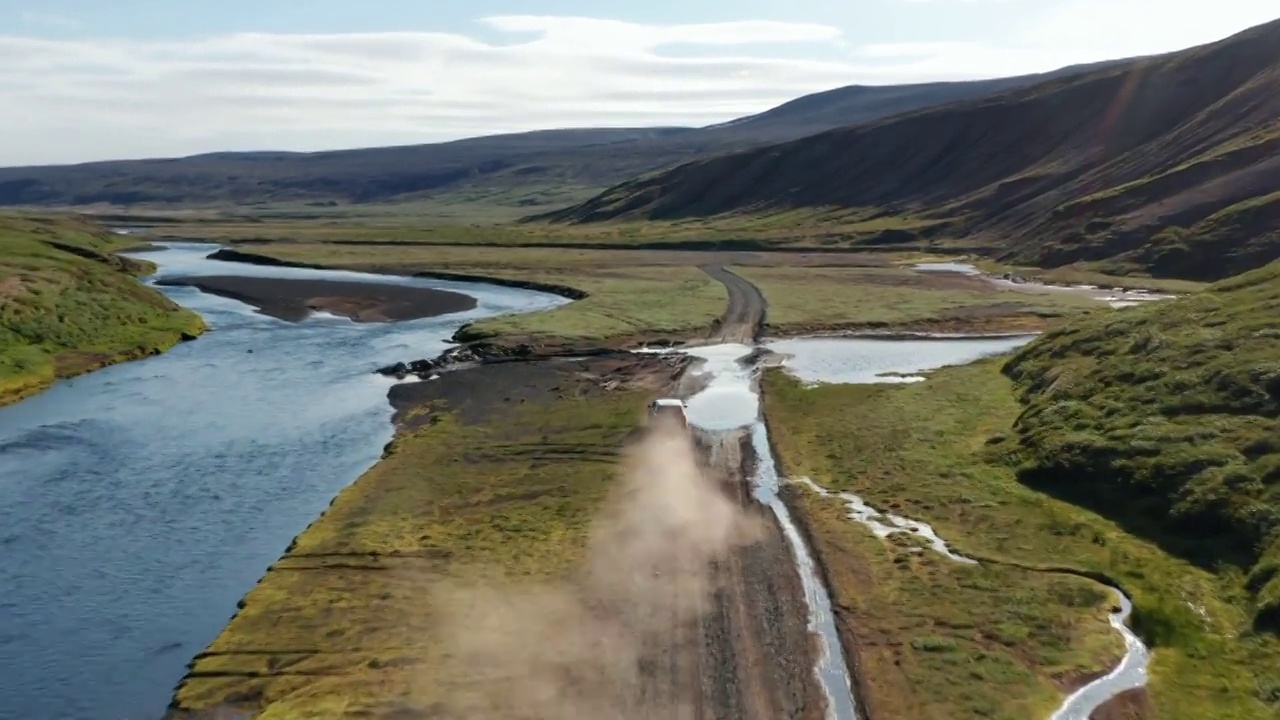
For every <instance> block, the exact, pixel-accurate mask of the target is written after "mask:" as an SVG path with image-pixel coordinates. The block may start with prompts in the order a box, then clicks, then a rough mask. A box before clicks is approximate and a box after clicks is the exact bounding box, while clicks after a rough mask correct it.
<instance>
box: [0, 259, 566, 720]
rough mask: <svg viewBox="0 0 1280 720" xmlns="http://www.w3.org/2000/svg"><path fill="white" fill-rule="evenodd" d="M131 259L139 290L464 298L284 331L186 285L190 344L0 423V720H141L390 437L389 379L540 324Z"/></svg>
mask: <svg viewBox="0 0 1280 720" xmlns="http://www.w3.org/2000/svg"><path fill="white" fill-rule="evenodd" d="M212 250H213V248H212V247H211V246H208V245H185V244H181V245H174V246H172V247H171V248H170V249H168V250H164V251H160V252H154V253H143V254H139V255H138V257H145V258H146V259H149V260H151V261H153V262H155V263H157V264H158V265H159V267H160V270H159V273H158V274H157V275H156V276H155V278H153V279H159V278H162V277H173V276H181V275H199V274H205V275H211V274H223V275H254V276H262V277H294V278H316V279H338V280H341V279H353V280H362V281H374V282H394V283H407V284H413V285H421V286H424V287H435V288H442V289H448V290H456V291H460V292H464V293H466V294H468V295H471V296H473V297H476V298H477V299H478V301H479V306H478V307H477V308H476V309H475V310H473V311H470V312H467V313H462V314H455V315H450V316H445V317H439V318H432V319H427V320H416V321H410V322H403V323H395V324H356V323H353V322H350V321H348V320H345V319H341V318H334V317H324V316H321V317H313V318H311V319H309V320H307V321H304V322H302V323H287V322H283V321H280V320H275V319H273V318H269V317H265V316H263V315H260V314H258V313H256V312H255V311H254V310H253V309H252V308H250V307H248V306H247V305H243V304H241V303H239V302H236V301H234V300H227V299H223V298H219V297H214V296H211V295H206V294H203V293H201V292H200V291H198V290H196V289H194V288H188V287H173V288H162V290H163V291H164V292H165V293H166V294H167V295H169V296H170V297H172V298H173V299H174V300H176V301H177V302H179V303H181V304H183V305H185V306H186V307H189V308H191V309H193V310H196V311H197V312H199V313H200V314H201V315H202V316H204V318H205V319H206V321H207V322H208V324H209V325H210V327H211V330H210V332H209V333H208V334H206V335H205V336H204V337H202V338H200V339H199V340H197V341H195V342H191V343H185V344H183V345H179V346H178V347H176V348H174V349H173V350H172V351H170V352H168V353H166V354H164V355H161V356H159V357H155V358H151V359H147V360H143V361H138V362H132V363H125V364H122V365H116V366H114V367H111V368H107V369H105V370H101V371H99V372H95V373H91V374H89V375H85V376H82V377H79V378H76V379H74V380H71V381H67V382H63V383H60V384H58V385H57V386H55V387H54V388H52V389H50V390H49V391H47V392H45V393H42V394H40V395H37V396H35V397H33V398H31V399H29V400H26V401H25V402H22V403H19V404H16V405H12V406H9V407H6V408H3V409H0V588H2V589H3V590H2V591H0V719H2V720H155V718H158V717H159V716H160V715H162V714H163V712H164V709H165V706H166V704H167V703H168V700H169V697H170V695H171V693H172V690H173V687H174V685H175V684H176V683H177V681H178V680H179V679H180V678H181V677H182V674H183V671H184V666H185V664H186V663H187V661H188V660H189V659H190V658H191V656H192V655H194V654H195V653H197V652H199V651H200V650H201V649H203V647H204V646H205V645H206V644H207V643H208V642H209V641H211V640H212V639H213V637H214V636H215V635H216V634H217V632H218V631H219V630H220V629H221V628H222V626H223V625H224V624H225V623H226V621H227V620H228V618H229V617H230V616H231V615H232V613H233V612H234V611H235V607H236V602H237V601H238V600H239V599H240V598H241V597H242V596H243V595H244V594H245V592H247V591H248V590H249V589H250V588H251V587H252V586H253V585H254V583H255V582H257V580H258V578H259V577H260V576H261V575H262V573H263V572H264V571H265V570H266V568H267V566H268V565H269V564H271V563H272V562H273V561H275V560H276V558H277V557H279V555H280V553H281V552H283V551H284V549H285V547H286V546H287V545H288V544H289V541H290V540H291V539H292V538H293V537H294V536H295V535H297V534H298V533H299V532H300V531H301V530H302V529H303V528H305V527H306V525H307V524H308V523H310V522H311V521H312V520H314V519H315V517H316V516H317V515H319V514H320V513H321V512H322V511H323V510H324V509H325V507H326V506H327V505H328V503H329V501H330V500H331V499H332V498H333V496H334V495H335V494H336V493H337V492H338V491H339V490H341V489H342V488H343V487H344V486H345V485H347V484H348V483H350V482H351V481H353V480H355V479H356V477H358V476H359V475H360V474H361V473H362V472H363V471H364V470H365V469H367V468H368V467H369V466H370V465H372V464H373V463H374V462H376V461H377V459H378V458H379V456H380V454H381V452H382V448H383V446H384V445H385V444H386V443H387V442H388V441H389V440H390V439H391V435H392V426H391V423H390V422H389V419H390V416H391V408H390V406H389V405H388V403H387V399H386V393H387V388H388V387H389V385H390V384H391V382H392V381H390V380H388V379H386V378H382V377H381V376H377V375H374V374H372V371H373V370H374V369H375V368H377V367H379V366H381V365H385V364H389V363H392V362H395V361H399V360H407V359H414V358H421V357H430V356H432V355H435V354H436V353H438V352H440V351H442V350H443V349H444V348H446V347H447V346H448V341H447V339H448V338H449V336H450V335H452V334H453V332H454V331H455V330H456V329H457V328H458V327H459V326H460V325H461V324H463V323H464V322H467V321H469V320H473V319H475V318H478V317H484V316H489V315H494V314H499V313H505V312H513V311H533V310H541V309H546V308H550V307H553V306H555V305H557V304H560V303H563V302H564V300H563V299H561V298H558V297H554V296H551V295H546V294H543V293H536V292H528V291H524V290H515V289H508V288H500V287H494V286H486V285H476V284H469V283H450V282H442V281H434V280H423V279H405V278H394V277H385V276H370V275H363V274H359V273H347V272H338V271H316V270H298V269H291V268H263V267H255V266H251V265H241V264H231V263H225V262H217V261H211V260H207V259H205V255H207V254H208V253H209V252H211V251H212Z"/></svg>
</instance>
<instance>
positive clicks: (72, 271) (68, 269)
mask: <svg viewBox="0 0 1280 720" xmlns="http://www.w3.org/2000/svg"><path fill="white" fill-rule="evenodd" d="M136 245H137V242H136V241H134V240H129V239H128V238H125V237H123V236H117V235H114V234H112V233H110V232H108V231H106V230H105V229H103V228H100V227H97V226H94V225H92V224H89V223H85V222H82V221H79V220H74V219H69V218H68V219H39V218H30V217H22V216H13V215H0V406H3V405H7V404H10V403H14V402H17V401H18V400H21V399H23V398H26V397H29V396H31V395H33V394H35V393H37V392H40V391H41V390H44V389H45V388H48V387H49V386H50V385H52V384H53V383H54V382H56V381H58V380H61V379H66V378H71V377H75V376H77V375H81V374H83V373H86V372H90V371H92V370H97V369H99V368H103V367H106V366H108V365H112V364H115V363H119V362H124V361H127V360H135V359H138V358H142V357H147V356H150V355H155V354H158V353H161V352H164V351H165V350H167V349H169V348H171V347H172V346H174V345H176V344H177V343H179V342H182V341H183V340H189V339H192V338H194V337H196V336H197V335H199V334H200V333H202V332H203V331H204V329H205V326H204V323H203V321H201V319H200V317H199V316H198V315H196V314H195V313H193V312H190V311H189V310H185V309H183V308H182V307H180V306H179V305H178V304H176V303H174V302H172V301H171V300H169V299H168V298H166V297H165V296H164V295H163V294H161V293H159V292H157V291H155V290H153V289H151V288H149V287H146V286H144V285H142V284H140V283H139V282H138V280H137V278H138V277H140V276H142V275H145V274H147V273H149V272H150V271H151V269H152V268H151V266H150V265H149V264H148V263H144V262H139V261H134V260H130V259H128V258H125V257H122V256H120V255H118V254H116V253H119V252H121V251H123V250H125V249H128V248H130V247H136Z"/></svg>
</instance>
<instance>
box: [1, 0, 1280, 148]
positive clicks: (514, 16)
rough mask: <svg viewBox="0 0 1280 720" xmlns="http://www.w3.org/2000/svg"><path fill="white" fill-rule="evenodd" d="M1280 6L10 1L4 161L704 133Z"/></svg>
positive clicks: (1192, 29)
mask: <svg viewBox="0 0 1280 720" xmlns="http://www.w3.org/2000/svg"><path fill="white" fill-rule="evenodd" d="M1276 17H1280V5H1278V4H1277V3H1276V0H1213V1H1212V2H1205V1H1202V0H1194V1H1193V0H843V1H840V0H785V1H783V0H773V1H772V2H764V1H762V0H683V1H680V2H670V1H665V0H650V1H648V2H635V1H632V2H621V1H620V0H615V2H613V3H606V2H600V1H596V2H585V1H583V0H523V1H522V2H515V1H514V0H467V1H465V2H461V1H458V0H305V1H304V0H256V1H250V0H221V1H219V2H210V1H208V0H187V2H185V3H178V2H173V0H164V1H162V0H116V2H112V3H108V2H104V1H103V0H43V2H40V3H39V4H34V3H32V2H31V0H0V63H3V67H5V68H6V70H5V72H3V73H0V104H3V106H4V107H6V108H7V109H8V110H7V111H6V112H5V113H2V114H0V165H16V164H37V163H62V162H78V161H84V160H97V159H110V158H121V157H141V156H170V155H184V154H192V153H197V152H207V151H213V150H252V149H290V150H314V149H326V148H337V147H358V146H370V145H387V144H397V143H413V142H434V141H440V140H448V139H454V138H458V137H467V136H474V135H481V134H489V133H495V132H509V131H518V130H526V129H541V128H549V127H565V126H586V125H594V126H600V125H609V126H633V125H677V124H678V125H702V124H709V123H714V122H722V121H725V120H729V119H732V118H734V117H739V116H741V115H745V114H750V113H754V112H759V111H761V110H764V109H767V108H768V107H771V106H773V105H776V104H778V103H780V102H784V101H786V100H788V99H791V98H794V97H797V96H799V95H803V94H806V93H809V92H815V91H819V90H824V89H829V88H832V87H838V86H841V85H848V84H854V83H863V84H894V83H904V82H920V81H928V80H963V79H972V78H982V77H996V76H1002V75H1016V74H1021V73H1028V72H1039V71H1045V70H1051V69H1054V68H1057V67H1061V66H1063V65H1068V64H1073V63H1080V62H1091V61H1096V60H1102V59H1108V58H1117V57H1127V56H1133V55H1141V54H1149V53H1156V52H1164V51H1169V50H1175V49H1180V48H1183V47H1187V46H1191V45H1195V44H1200V43H1204V42H1210V41H1213V40H1216V39H1220V38H1222V37H1225V36H1227V35H1230V34H1232V33H1234V32H1237V31H1239V30H1243V29H1245V28H1247V27H1249V26H1252V25H1256V24H1259V23H1261V22H1266V21H1269V20H1272V19H1275V18H1276ZM13 109H20V111H19V112H14V111H13Z"/></svg>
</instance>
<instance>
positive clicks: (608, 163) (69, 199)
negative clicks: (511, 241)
mask: <svg viewBox="0 0 1280 720" xmlns="http://www.w3.org/2000/svg"><path fill="white" fill-rule="evenodd" d="M1117 62H1124V61H1117ZM1105 64H1113V63H1105ZM1094 67H1097V66H1075V67H1069V68H1063V69H1061V70H1057V71H1055V72H1052V73H1044V74H1040V75H1023V76H1019V77H1013V78H1001V79H997V80H981V81H973V82H950V83H924V84H917V85H896V86H878V87H869V86H851V87H845V88H839V89H836V90H831V91H828V92H823V93H817V94H814V95H807V96H805V97H802V98H799V99H797V100H793V101H791V102H788V103H786V104H784V105H781V106H779V107H777V108H774V109H772V110H769V111H767V112H764V113H761V114H759V115H753V116H750V117H747V118H742V119H740V120H737V121H734V122H731V123H725V124H721V125H714V126H711V127H707V128H700V129H695V128H630V129H628V128H623V129H567V130H549V131H542V132H530V133H517V134H509V135H494V136H489V137H479V138H471V139H467V140H458V141H455V142H449V143H436V144H431V145H413V146H405V147H387V148H370V149H362V150H341V151H333V152H317V153H290V152H258V153H232V152H227V153H212V154H207V155H197V156H193V157H186V158H178V159H158V160H126V161H115V162H98V163H86V164H81V165H64V166H52V167H23V168H0V205H88V204H93V203H112V204H118V205H131V204H141V203H147V204H195V205H210V204H228V203H229V204H250V203H260V202H273V201H311V202H316V201H322V202H323V201H336V202H370V201H388V200H403V199H412V198H419V197H423V196H424V195H435V194H439V193H447V192H451V191H457V190H470V191H475V190H477V189H483V190H486V191H493V190H504V189H516V190H524V189H528V188H531V187H547V188H553V189H555V190H556V191H557V192H563V191H564V190H565V189H570V190H573V189H585V190H582V191H581V193H580V195H579V196H583V197H585V196H586V194H589V193H590V192H593V191H594V190H596V189H600V188H604V187H607V186H608V185H610V184H612V183H616V182H619V181H621V180H624V179H626V178H629V177H632V176H634V175H636V174H638V173H642V172H649V171H652V170H656V169H661V168H667V167H672V166H674V165H677V164H679V163H681V162H685V161H688V160H692V159H695V158H699V157H705V156H708V155H714V154H716V153H723V152H729V151H733V150H739V149H743V148H749V147H755V146H758V145H762V144H768V143H775V142H782V141H786V140H792V139H795V138H799V137H803V136H805V135H811V134H813V133H817V132H822V131H824V130H829V129H831V128H834V127H840V126H843V125H849V124H852V123H858V122H865V121H868V120H875V119H878V118H883V117H887V116H889V115H893V114H896V113H901V112H908V111H912V110H918V109H920V108H923V107H929V106H932V105H937V104H940V103H946V102H951V101H954V100H958V99H969V98H975V97H980V96H983V95H989V94H992V93H997V92H1004V91H1007V90H1010V89H1013V88H1020V87H1027V86H1029V85H1034V84H1035V83H1038V82H1041V81H1043V80H1045V79H1046V78H1051V77H1059V76H1064V75H1073V74H1079V73H1081V72H1085V71H1086V70H1088V69H1091V68H1094ZM529 201H530V200H528V199H520V198H517V199H514V200H512V202H513V203H515V202H522V203H523V202H529ZM532 201H533V202H537V201H539V200H538V199H537V198H534V199H533V200H532ZM560 202H561V203H563V202H565V201H564V200H563V199H561V200H560Z"/></svg>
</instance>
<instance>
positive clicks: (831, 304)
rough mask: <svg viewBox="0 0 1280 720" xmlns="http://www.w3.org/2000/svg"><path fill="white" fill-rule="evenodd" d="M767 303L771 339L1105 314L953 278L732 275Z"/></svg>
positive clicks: (1073, 299) (1022, 325)
mask: <svg viewBox="0 0 1280 720" xmlns="http://www.w3.org/2000/svg"><path fill="white" fill-rule="evenodd" d="M734 272H737V273H738V274H740V275H742V276H743V277H744V278H746V279H748V280H750V281H751V282H752V283H754V284H755V285H756V287H758V288H760V290H761V292H763V293H764V295H765V297H766V298H767V299H768V301H769V312H768V317H767V320H766V323H767V326H768V330H769V331H770V332H772V333H774V334H779V335H784V334H795V333H802V332H822V331H825V330H840V329H849V328H858V329H896V330H906V329H911V330H967V331H983V330H992V331H1018V330H1033V331H1034V330H1042V329H1044V328H1045V327H1047V326H1049V325H1051V324H1053V323H1055V322H1057V321H1060V320H1061V319H1062V318H1064V317H1068V316H1072V315H1078V314H1080V313H1086V312H1092V311H1095V310H1099V309H1106V306H1105V305H1104V304H1103V303H1100V302H1098V301H1096V300H1093V299H1090V298H1087V297H1081V296H1078V295H1071V294H1065V293H1059V294H1053V295H1030V294H1026V293H1020V292H1016V291H1013V290H1008V289H1002V288H999V287H996V286H995V285H992V284H990V283H988V282H986V281H984V280H981V279H977V278H970V277H964V276H959V275H954V276H947V275H939V274H931V275H925V274H921V273H916V272H913V271H911V270H910V269H909V268H906V267H900V266H899V267H882V268H849V267H777V266H773V267H769V266H761V267H741V266H739V267H735V268H734Z"/></svg>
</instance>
